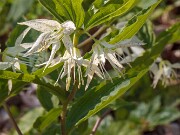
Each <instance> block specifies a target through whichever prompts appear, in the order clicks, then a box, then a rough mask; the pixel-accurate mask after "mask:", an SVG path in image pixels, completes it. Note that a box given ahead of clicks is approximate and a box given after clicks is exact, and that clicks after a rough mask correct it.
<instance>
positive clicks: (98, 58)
mask: <svg viewBox="0 0 180 135" xmlns="http://www.w3.org/2000/svg"><path fill="white" fill-rule="evenodd" d="M141 45H144V43H143V42H141V41H139V40H137V39H136V38H132V39H128V40H124V41H121V42H119V43H116V44H113V45H112V44H109V43H107V42H105V41H97V42H96V43H95V44H94V45H93V47H92V50H93V54H92V57H91V62H90V65H89V66H88V67H87V71H86V75H87V76H88V78H87V84H86V89H87V88H88V86H89V84H90V82H91V80H92V77H93V75H94V74H97V75H98V76H99V77H101V78H106V75H107V76H108V78H109V79H110V80H112V79H111V76H110V75H109V74H108V72H107V71H106V69H105V63H106V61H108V62H109V63H110V64H111V66H112V67H113V69H114V70H115V71H116V72H117V75H119V74H121V75H122V74H123V73H122V69H123V65H122V64H124V62H125V63H128V62H126V58H123V56H121V55H122V54H123V51H125V52H127V53H129V51H126V50H127V48H128V47H139V46H141ZM119 49H121V52H119V51H120V50H119ZM134 50H135V48H134ZM135 52H137V50H136V51H135ZM128 61H129V60H128ZM105 74H106V75H105Z"/></svg>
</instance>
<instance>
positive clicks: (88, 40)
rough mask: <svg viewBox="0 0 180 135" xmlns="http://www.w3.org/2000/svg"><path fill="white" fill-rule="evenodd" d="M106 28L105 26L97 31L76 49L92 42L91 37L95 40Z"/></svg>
mask: <svg viewBox="0 0 180 135" xmlns="http://www.w3.org/2000/svg"><path fill="white" fill-rule="evenodd" d="M106 28H107V26H105V25H104V26H102V27H101V28H100V29H98V30H97V31H96V32H95V33H94V34H93V35H92V36H91V37H89V38H88V39H86V40H85V41H83V42H82V43H80V44H78V45H77V47H78V48H82V47H83V46H85V45H86V44H87V43H89V42H91V41H92V37H93V38H96V37H97V36H98V35H99V34H101V33H102V32H103V31H104V30H105V29H106Z"/></svg>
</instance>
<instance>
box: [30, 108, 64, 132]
mask: <svg viewBox="0 0 180 135" xmlns="http://www.w3.org/2000/svg"><path fill="white" fill-rule="evenodd" d="M61 111H62V109H61V108H54V109H52V110H51V111H49V112H48V113H47V114H45V115H44V116H41V117H39V118H37V120H36V121H35V123H34V125H33V126H34V128H36V129H38V130H39V131H43V130H44V129H45V128H46V127H47V126H49V125H50V124H51V123H52V122H54V121H55V120H57V118H58V116H59V115H60V113H61Z"/></svg>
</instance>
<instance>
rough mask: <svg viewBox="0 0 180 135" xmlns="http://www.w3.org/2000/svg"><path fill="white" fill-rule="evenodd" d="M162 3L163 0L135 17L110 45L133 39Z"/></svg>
mask: <svg viewBox="0 0 180 135" xmlns="http://www.w3.org/2000/svg"><path fill="white" fill-rule="evenodd" d="M160 2H161V0H158V2H156V3H155V4H153V5H152V6H150V7H148V8H147V9H144V10H142V11H141V12H140V13H139V14H137V15H135V16H134V17H133V18H132V19H131V20H129V21H128V23H127V24H126V25H125V26H124V27H123V28H122V30H121V31H120V33H119V34H118V35H117V36H115V37H114V38H113V39H112V40H111V41H110V43H111V44H115V43H117V42H120V41H122V40H125V39H130V38H132V37H133V36H134V35H135V34H136V33H137V32H138V31H139V29H140V28H141V27H142V26H143V24H144V23H145V22H146V20H147V18H148V17H149V16H150V14H151V13H152V12H153V10H154V9H155V8H156V7H157V5H158V4H159V3H160Z"/></svg>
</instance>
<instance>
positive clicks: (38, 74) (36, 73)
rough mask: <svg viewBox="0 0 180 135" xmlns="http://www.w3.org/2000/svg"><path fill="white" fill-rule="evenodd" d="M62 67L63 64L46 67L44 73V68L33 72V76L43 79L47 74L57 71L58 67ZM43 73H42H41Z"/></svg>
mask: <svg viewBox="0 0 180 135" xmlns="http://www.w3.org/2000/svg"><path fill="white" fill-rule="evenodd" d="M62 65H63V62H61V63H59V64H56V65H54V66H52V67H48V68H47V69H46V70H45V71H44V67H43V68H40V69H38V70H36V71H35V72H33V73H32V74H33V75H37V76H38V77H43V76H46V75H47V74H49V73H51V72H53V71H54V70H56V69H58V68H59V67H61V66H62ZM43 71H44V72H43Z"/></svg>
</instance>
